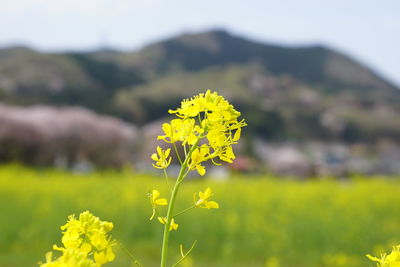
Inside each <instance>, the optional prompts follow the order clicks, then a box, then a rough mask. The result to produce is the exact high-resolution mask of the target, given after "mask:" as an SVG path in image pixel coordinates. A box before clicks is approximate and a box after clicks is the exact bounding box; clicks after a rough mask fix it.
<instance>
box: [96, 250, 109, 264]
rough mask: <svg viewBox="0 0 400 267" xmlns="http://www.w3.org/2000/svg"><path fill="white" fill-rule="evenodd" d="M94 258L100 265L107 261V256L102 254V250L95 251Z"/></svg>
mask: <svg viewBox="0 0 400 267" xmlns="http://www.w3.org/2000/svg"><path fill="white" fill-rule="evenodd" d="M94 260H95V261H96V263H97V265H98V266H101V265H103V264H105V263H107V262H108V260H107V257H106V255H105V254H104V252H100V253H97V252H95V253H94Z"/></svg>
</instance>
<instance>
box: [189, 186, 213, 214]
mask: <svg viewBox="0 0 400 267" xmlns="http://www.w3.org/2000/svg"><path fill="white" fill-rule="evenodd" d="M212 195H213V192H212V190H211V188H209V187H207V189H206V190H205V191H204V192H201V191H200V192H199V199H198V200H196V194H194V205H195V206H196V207H199V208H205V209H218V208H219V204H218V203H217V202H215V201H209V200H208V199H209V198H210V197H211V196H212Z"/></svg>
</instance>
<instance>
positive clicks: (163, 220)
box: [157, 217, 179, 231]
mask: <svg viewBox="0 0 400 267" xmlns="http://www.w3.org/2000/svg"><path fill="white" fill-rule="evenodd" d="M157 219H158V221H159V222H160V223H162V224H166V223H167V218H165V217H158V218H157ZM178 226H179V225H178V224H177V223H175V220H174V219H172V220H171V223H170V225H169V230H170V231H172V230H178Z"/></svg>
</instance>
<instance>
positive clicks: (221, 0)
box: [0, 0, 400, 85]
mask: <svg viewBox="0 0 400 267" xmlns="http://www.w3.org/2000/svg"><path fill="white" fill-rule="evenodd" d="M212 28H225V29H227V30H229V31H231V32H232V33H234V34H238V35H243V36H246V37H249V38H251V39H253V40H258V41H262V42H273V43H278V44H279V43H281V44H285V45H307V44H316V43H318V44H325V45H328V46H330V47H332V48H336V49H339V50H340V51H343V52H345V53H347V54H349V55H352V56H354V57H356V59H358V60H359V61H361V62H364V63H366V64H368V65H369V66H371V67H373V68H374V69H375V70H376V71H378V72H379V73H381V74H383V75H384V77H386V78H389V79H390V80H391V81H394V82H396V83H397V84H398V85H400V51H399V50H400V0H335V1H329V0H327V1H321V0H279V1H278V0H276V1H268V0H246V1H244V0H242V1H239V0H202V1H198V0H197V1H192V0H185V1H184V0H0V46H1V47H4V46H9V45H14V44H20V45H21V44H22V45H27V46H30V47H33V48H35V49H39V50H41V51H63V50H90V49H96V48H99V47H101V46H104V45H107V46H109V47H112V48H116V49H122V50H134V49H139V48H140V47H142V46H144V45H146V44H148V43H151V42H154V41H157V40H161V39H163V38H166V37H171V36H174V35H177V34H180V33H182V32H196V31H202V30H207V29H212Z"/></svg>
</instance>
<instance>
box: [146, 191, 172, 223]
mask: <svg viewBox="0 0 400 267" xmlns="http://www.w3.org/2000/svg"><path fill="white" fill-rule="evenodd" d="M159 196H160V192H159V191H158V190H156V189H154V190H153V191H152V192H151V195H150V202H151V206H152V207H153V214H152V215H151V217H150V220H152V219H153V218H154V215H155V214H156V206H166V205H168V201H167V199H166V198H159Z"/></svg>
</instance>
